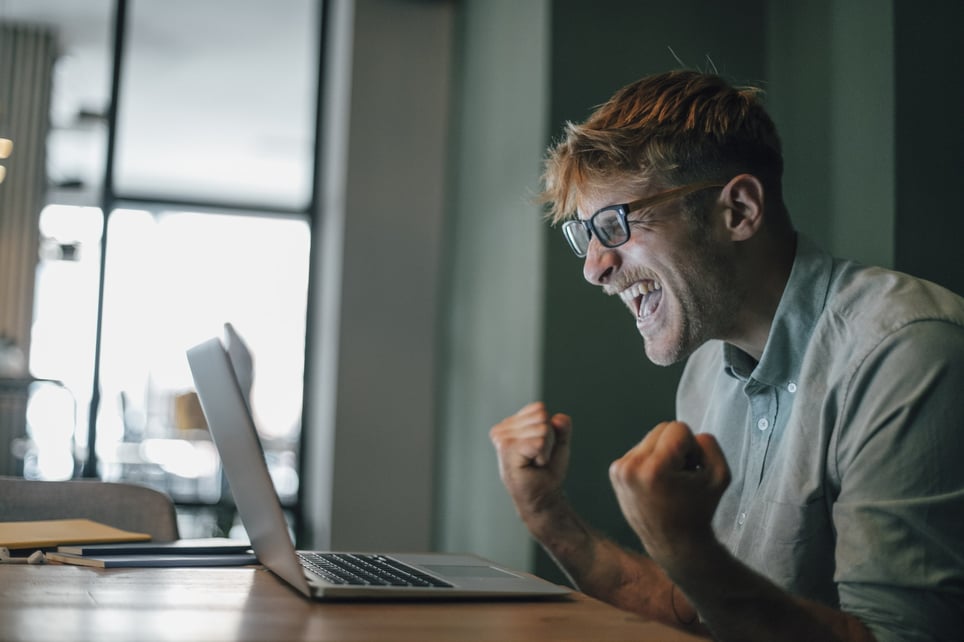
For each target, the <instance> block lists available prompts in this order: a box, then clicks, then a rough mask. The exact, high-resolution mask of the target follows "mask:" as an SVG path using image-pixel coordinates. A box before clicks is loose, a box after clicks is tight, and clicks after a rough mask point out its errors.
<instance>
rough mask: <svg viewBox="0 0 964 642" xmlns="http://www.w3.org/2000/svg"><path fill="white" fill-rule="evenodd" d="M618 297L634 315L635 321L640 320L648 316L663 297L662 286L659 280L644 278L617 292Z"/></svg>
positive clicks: (654, 310)
mask: <svg viewBox="0 0 964 642" xmlns="http://www.w3.org/2000/svg"><path fill="white" fill-rule="evenodd" d="M619 298H620V299H622V300H623V303H625V304H626V306H627V307H628V308H629V310H630V311H631V312H632V313H633V314H634V315H635V316H636V321H637V322H639V321H642V320H643V319H645V318H647V317H649V316H650V315H652V314H653V313H654V312H656V309H657V308H659V303H660V301H661V300H662V299H663V286H662V285H660V283H659V281H653V280H651V279H644V280H642V281H638V282H636V283H633V284H632V285H631V286H629V287H628V288H626V289H625V290H623V291H622V292H620V293H619Z"/></svg>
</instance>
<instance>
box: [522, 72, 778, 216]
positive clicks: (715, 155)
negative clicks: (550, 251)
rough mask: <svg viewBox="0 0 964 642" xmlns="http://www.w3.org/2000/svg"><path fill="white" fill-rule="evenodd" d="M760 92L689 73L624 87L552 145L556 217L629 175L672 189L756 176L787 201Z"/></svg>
mask: <svg viewBox="0 0 964 642" xmlns="http://www.w3.org/2000/svg"><path fill="white" fill-rule="evenodd" d="M761 93H762V92H761V90H760V89H758V88H755V87H733V86H731V85H729V84H728V83H727V82H726V81H724V80H723V79H722V78H720V77H719V76H716V75H713V74H705V73H701V72H696V71H686V70H680V71H671V72H667V73H663V74H659V75H656V76H649V77H646V78H643V79H641V80H638V81H636V82H634V83H632V84H630V85H627V86H626V87H623V88H622V89H620V90H619V91H618V92H616V94H614V95H613V97H612V98H610V99H609V101H607V102H606V103H605V104H603V105H602V106H600V107H599V108H597V109H596V110H595V111H594V112H593V114H592V115H591V116H590V117H589V118H588V119H587V120H586V121H585V122H583V123H581V124H574V123H572V122H567V123H566V125H565V131H564V135H563V137H562V139H561V140H560V141H559V142H557V143H556V144H555V145H553V146H552V147H550V148H549V152H548V155H547V158H546V162H545V171H544V174H543V191H542V194H541V195H540V200H541V201H542V202H543V203H545V204H548V205H549V212H548V217H549V219H550V220H551V221H552V222H553V223H558V222H559V221H562V220H564V219H566V218H569V217H570V216H572V215H573V213H574V210H575V208H576V205H577V199H578V198H579V196H580V194H581V193H583V192H585V191H586V190H587V189H591V188H599V187H601V186H602V187H605V186H608V185H612V184H613V183H615V182H616V181H625V180H627V179H628V180H631V181H637V182H638V183H639V184H640V185H642V184H644V183H649V182H654V181H655V182H657V183H660V184H663V183H665V184H666V185H665V186H667V187H669V186H675V185H681V184H684V183H688V182H694V181H706V180H714V181H727V180H729V179H730V178H732V177H733V176H735V175H737V174H740V173H749V174H753V175H754V176H756V177H757V178H758V179H759V180H760V181H761V182H762V183H763V184H764V186H765V187H766V188H767V190H766V191H767V194H768V195H769V196H775V198H777V199H781V204H782V197H781V196H780V191H781V186H780V182H781V180H782V175H783V156H782V153H781V150H780V140H779V137H778V135H777V132H776V127H775V126H774V124H773V121H772V120H771V119H770V117H769V115H768V114H767V113H766V110H765V109H764V107H763V104H762V102H761V100H760V95H761Z"/></svg>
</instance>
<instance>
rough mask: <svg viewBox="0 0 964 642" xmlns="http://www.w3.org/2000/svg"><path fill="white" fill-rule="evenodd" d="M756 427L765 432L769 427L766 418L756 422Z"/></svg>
mask: <svg viewBox="0 0 964 642" xmlns="http://www.w3.org/2000/svg"><path fill="white" fill-rule="evenodd" d="M756 427H757V428H759V429H760V430H766V429H767V428H769V427H770V422H769V421H767V418H766V417H763V418H762V419H760V421H758V422H756Z"/></svg>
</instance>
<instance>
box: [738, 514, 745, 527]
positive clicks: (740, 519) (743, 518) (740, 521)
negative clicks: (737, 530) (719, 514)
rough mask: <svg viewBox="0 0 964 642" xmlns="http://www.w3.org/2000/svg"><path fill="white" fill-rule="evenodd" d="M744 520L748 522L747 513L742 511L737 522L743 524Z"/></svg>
mask: <svg viewBox="0 0 964 642" xmlns="http://www.w3.org/2000/svg"><path fill="white" fill-rule="evenodd" d="M744 522H746V513H740V516H739V517H737V518H736V523H737V524H739V525H740V526H743V523H744Z"/></svg>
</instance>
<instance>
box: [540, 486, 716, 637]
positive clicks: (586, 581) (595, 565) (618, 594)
mask: <svg viewBox="0 0 964 642" xmlns="http://www.w3.org/2000/svg"><path fill="white" fill-rule="evenodd" d="M526 524H527V526H528V527H529V529H530V531H531V532H532V534H533V536H534V537H535V538H536V540H537V541H538V542H539V543H540V544H541V545H542V547H543V549H545V551H546V552H547V553H548V554H549V556H550V557H551V558H552V559H553V560H554V561H555V562H556V564H558V565H559V567H560V568H561V569H562V570H563V571H564V572H565V573H566V575H567V576H568V577H569V579H570V581H572V583H573V585H575V587H576V588H577V589H579V590H580V591H582V592H583V593H586V594H587V595H591V596H592V597H595V598H596V599H599V600H602V601H604V602H607V603H609V604H612V605H613V606H616V607H618V608H620V609H623V610H626V611H631V612H633V613H638V614H640V615H643V616H645V617H647V618H651V619H654V620H658V621H660V622H663V623H665V624H668V625H670V626H674V627H676V628H680V629H683V630H686V631H688V632H690V633H699V632H701V631H705V629H704V628H703V627H702V626H701V625H700V623H699V621H698V618H697V616H696V611H695V610H694V609H693V607H692V606H691V605H690V603H689V601H688V600H687V599H686V597H685V596H684V595H683V594H682V593H681V592H680V591H679V589H676V590H675V593H674V587H673V584H672V582H671V581H670V580H669V578H668V577H667V575H666V573H665V572H663V570H662V569H661V568H660V567H659V566H658V565H657V564H656V563H655V562H653V560H652V559H650V558H649V557H647V556H645V555H642V554H639V553H636V552H633V551H630V550H628V549H625V548H623V547H621V546H619V545H618V544H616V543H615V542H613V541H612V540H610V539H608V538H607V537H605V536H604V535H602V534H601V533H599V532H598V531H596V530H594V529H592V528H591V527H589V526H588V525H587V524H586V523H585V522H584V521H583V520H582V519H581V518H580V517H579V516H578V515H577V514H576V513H575V511H574V510H573V509H572V507H571V506H569V504H568V503H566V502H565V501H564V500H560V502H559V503H558V504H557V505H556V506H554V507H553V508H552V509H551V510H546V511H543V512H541V513H540V515H538V516H534V517H531V518H530V519H528V520H526Z"/></svg>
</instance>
